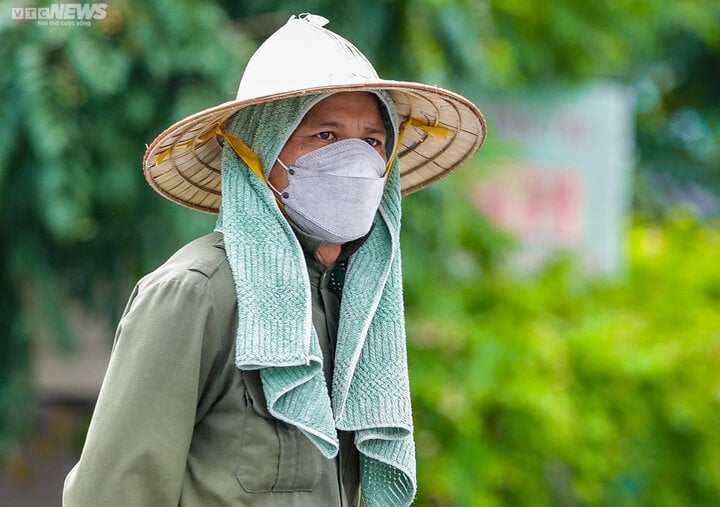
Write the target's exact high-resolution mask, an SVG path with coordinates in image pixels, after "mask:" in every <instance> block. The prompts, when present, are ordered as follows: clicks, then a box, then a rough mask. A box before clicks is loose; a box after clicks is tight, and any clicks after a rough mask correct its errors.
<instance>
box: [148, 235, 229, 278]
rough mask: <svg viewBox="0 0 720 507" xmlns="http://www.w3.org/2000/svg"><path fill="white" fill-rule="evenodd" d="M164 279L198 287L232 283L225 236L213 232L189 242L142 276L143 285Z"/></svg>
mask: <svg viewBox="0 0 720 507" xmlns="http://www.w3.org/2000/svg"><path fill="white" fill-rule="evenodd" d="M164 282H172V283H189V284H192V285H195V286H212V285H218V284H220V285H224V284H227V283H232V274H231V272H230V266H229V265H228V262H227V257H226V255H225V243H224V241H223V235H222V234H221V233H219V232H212V233H210V234H206V235H205V236H202V237H200V238H197V239H195V240H193V241H191V242H189V243H187V244H186V245H185V246H183V247H182V248H180V249H179V250H178V251H177V252H175V253H174V254H173V255H172V256H171V257H170V258H169V259H168V260H167V261H165V262H164V263H163V264H162V265H161V266H159V267H158V268H157V269H155V271H153V272H152V273H149V274H148V275H146V276H145V277H143V279H142V280H141V281H140V285H141V286H145V287H147V286H151V285H155V284H161V283H164Z"/></svg>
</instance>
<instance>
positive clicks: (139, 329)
mask: <svg viewBox="0 0 720 507" xmlns="http://www.w3.org/2000/svg"><path fill="white" fill-rule="evenodd" d="M200 278H202V277H201V276H198V277H197V279H196V278H193V277H192V274H191V275H190V276H189V277H185V278H183V279H180V280H177V279H171V280H166V281H161V282H159V283H156V284H153V285H151V286H149V287H146V288H144V289H140V290H138V289H137V288H136V291H135V293H134V294H133V296H132V297H131V300H130V303H128V307H127V308H126V310H125V314H124V316H123V318H122V320H121V322H120V325H119V327H118V331H117V334H116V338H115V343H114V345H113V351H112V354H111V358H110V363H109V365H108V370H107V372H106V375H105V379H104V381H103V386H102V388H101V391H100V394H99V397H98V401H97V404H96V407H95V412H94V414H93V418H92V421H91V423H90V427H89V429H88V434H87V438H86V441H85V446H84V448H83V451H82V455H81V457H80V460H79V462H78V463H77V465H76V466H75V467H74V468H73V470H72V471H71V472H70V474H69V475H68V477H67V479H66V481H65V489H64V492H63V505H66V506H85V505H87V506H91V505H92V506H98V505H132V506H157V505H168V506H169V505H178V501H179V498H180V491H181V487H182V481H183V477H184V473H185V465H186V461H187V454H188V449H189V446H190V441H191V438H192V433H193V426H194V424H195V418H196V407H197V403H198V398H199V396H200V395H201V393H202V391H203V389H204V388H205V387H204V386H205V383H206V380H207V377H208V372H209V370H210V365H211V364H212V361H213V358H214V357H215V356H216V355H217V351H216V350H213V347H214V346H215V344H218V343H219V339H218V336H217V334H218V328H217V323H216V322H215V321H214V315H213V301H212V298H211V294H210V293H209V292H208V291H207V290H206V285H205V284H203V283H202V282H203V280H201V279H200ZM204 348H205V350H203V349H204Z"/></svg>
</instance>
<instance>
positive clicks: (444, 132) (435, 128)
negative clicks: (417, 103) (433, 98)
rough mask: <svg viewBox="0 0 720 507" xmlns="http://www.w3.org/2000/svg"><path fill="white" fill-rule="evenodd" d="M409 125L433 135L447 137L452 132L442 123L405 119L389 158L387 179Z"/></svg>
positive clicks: (386, 171)
mask: <svg viewBox="0 0 720 507" xmlns="http://www.w3.org/2000/svg"><path fill="white" fill-rule="evenodd" d="M408 127H415V128H417V129H419V130H422V131H423V132H425V133H426V134H427V135H429V136H432V137H442V138H445V137H447V136H448V135H449V134H451V133H452V130H451V129H449V128H447V127H443V126H442V125H426V124H424V123H423V122H422V121H421V120H418V119H417V118H408V119H406V120H404V121H403V122H402V123H401V124H400V127H399V128H398V140H397V143H395V151H393V154H392V157H390V160H388V163H387V167H386V169H385V178H386V179H387V177H388V174H390V168H391V167H392V165H393V162H395V158H396V157H397V154H398V152H399V151H400V145H401V143H402V139H403V136H404V135H405V131H406V130H407V128H408Z"/></svg>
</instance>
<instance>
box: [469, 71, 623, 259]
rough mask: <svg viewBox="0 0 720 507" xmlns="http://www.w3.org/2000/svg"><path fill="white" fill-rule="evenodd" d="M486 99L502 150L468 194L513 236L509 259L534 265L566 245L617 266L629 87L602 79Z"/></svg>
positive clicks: (491, 126)
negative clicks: (580, 85)
mask: <svg viewBox="0 0 720 507" xmlns="http://www.w3.org/2000/svg"><path fill="white" fill-rule="evenodd" d="M481 103H482V104H483V105H484V113H485V116H486V118H487V120H488V124H489V129H490V132H491V134H492V138H494V141H493V142H494V143H495V147H496V150H497V151H499V152H501V153H503V155H502V157H501V158H499V159H498V160H497V161H496V162H494V163H493V164H492V166H491V167H490V170H489V171H486V172H484V176H483V177H482V179H480V180H478V181H476V182H475V183H474V184H473V185H471V188H470V196H471V199H472V202H473V203H474V204H475V205H476V206H477V207H478V208H479V209H480V210H481V211H482V212H483V214H484V215H486V216H487V217H488V219H489V220H490V221H491V222H493V223H494V224H496V225H498V226H500V227H501V228H502V229H504V230H505V231H507V232H509V233H510V234H511V235H513V236H514V237H516V238H517V240H518V243H519V245H518V250H517V252H516V254H515V255H514V256H513V258H512V264H513V266H514V267H519V268H522V269H531V268H533V267H537V266H538V265H540V264H541V263H542V261H544V260H547V258H548V257H549V256H550V255H552V254H554V253H557V252H559V251H567V252H571V253H574V254H576V255H577V256H578V257H579V261H580V264H581V265H582V266H583V267H585V268H587V269H588V270H589V271H592V272H599V273H614V272H617V271H618V270H621V269H622V267H623V250H624V249H623V237H624V236H625V232H626V224H625V222H626V215H627V213H628V211H629V209H630V197H631V190H630V185H631V171H632V165H633V150H634V134H633V132H634V123H633V116H634V101H633V99H632V95H631V94H630V93H629V92H628V91H627V90H626V89H624V88H623V87H621V86H618V85H614V84H608V83H603V84H595V85H593V86H589V87H583V88H579V89H575V90H572V91H568V90H563V91H552V92H542V93H537V94H532V95H524V96H514V97H500V98H498V97H490V98H485V100H483V101H482V102H481ZM499 145H500V146H499Z"/></svg>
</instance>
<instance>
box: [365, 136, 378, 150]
mask: <svg viewBox="0 0 720 507" xmlns="http://www.w3.org/2000/svg"><path fill="white" fill-rule="evenodd" d="M365 142H366V143H368V144H369V145H370V146H372V147H373V148H377V147H378V146H380V141H378V140H377V139H375V138H373V137H366V138H365Z"/></svg>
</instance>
